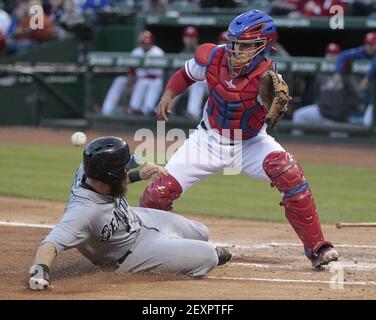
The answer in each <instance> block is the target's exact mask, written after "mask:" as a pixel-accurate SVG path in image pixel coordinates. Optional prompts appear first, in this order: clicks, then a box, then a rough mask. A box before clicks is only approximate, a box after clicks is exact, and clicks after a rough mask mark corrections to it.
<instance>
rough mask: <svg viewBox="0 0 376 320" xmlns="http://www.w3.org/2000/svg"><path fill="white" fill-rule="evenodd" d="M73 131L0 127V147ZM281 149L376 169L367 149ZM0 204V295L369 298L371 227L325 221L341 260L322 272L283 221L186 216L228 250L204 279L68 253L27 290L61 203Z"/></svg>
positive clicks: (375, 280) (375, 266)
mask: <svg viewBox="0 0 376 320" xmlns="http://www.w3.org/2000/svg"><path fill="white" fill-rule="evenodd" d="M72 133H73V131H72V130H50V129H28V128H0V144H5V143H6V144H15V143H18V144H41V145H57V146H69V138H70V135H71V134H72ZM114 134H115V135H120V136H125V134H124V133H121V132H120V133H119V132H118V133H114ZM101 135H108V132H106V133H104V132H89V133H88V137H89V139H92V138H94V137H98V136H101ZM130 141H131V140H130ZM286 148H287V149H288V150H289V151H291V152H292V153H294V154H295V156H296V157H297V158H298V159H300V160H306V161H310V162H316V163H323V162H324V163H331V164H348V165H358V166H368V167H375V166H376V162H375V161H374V159H376V150H374V149H366V148H360V147H339V146H324V145H303V144H288V145H286ZM0 203H1V206H0V299H189V300H192V299H376V242H375V239H376V229H375V228H373V229H372V228H364V229H362V230H361V232H359V230H357V229H344V230H337V229H335V227H334V226H333V225H325V226H324V230H325V232H326V234H327V237H328V238H329V239H331V240H332V241H334V242H335V243H336V244H337V245H338V250H339V251H340V254H341V259H340V261H339V262H337V263H334V264H332V265H331V266H330V267H328V268H326V270H325V271H322V272H314V271H312V270H311V269H310V266H309V262H308V261H307V259H306V258H305V257H304V255H303V250H302V246H301V244H300V242H299V240H298V239H297V237H296V235H295V233H294V232H293V231H292V229H291V227H290V226H289V225H288V224H287V223H261V222H252V221H247V220H233V219H224V218H212V217H203V216H192V217H190V218H193V219H196V220H199V221H201V222H204V223H205V224H207V226H208V227H209V229H210V232H211V239H210V240H211V241H212V242H214V243H220V244H222V245H226V246H229V247H231V249H232V251H233V253H234V259H233V260H232V262H231V263H230V264H229V265H227V266H224V267H220V268H217V269H215V270H213V271H211V272H210V273H209V274H208V276H207V277H205V278H203V279H200V280H194V279H189V278H184V277H171V276H170V277H167V276H160V275H158V276H157V275H150V274H138V275H134V274H115V273H114V272H113V271H103V270H99V269H98V268H97V267H95V266H93V265H92V264H91V263H90V262H89V261H87V260H86V259H85V258H83V257H82V256H81V255H80V254H79V253H78V252H77V251H75V250H71V251H68V252H66V253H63V254H62V255H61V256H59V257H58V258H57V259H56V261H55V264H54V266H53V268H52V282H53V284H54V285H55V289H54V290H52V291H49V292H31V291H30V290H28V289H26V286H25V284H26V279H27V275H28V268H29V266H30V264H31V262H32V257H33V254H34V250H35V249H36V248H37V246H38V244H39V242H40V240H41V239H42V238H43V237H44V236H45V235H46V234H47V233H48V232H49V228H48V225H54V224H56V223H57V222H58V220H59V218H60V217H61V215H62V213H63V210H64V205H65V204H64V203H62V202H52V201H40V200H30V199H20V198H14V197H0ZM30 224H32V225H30ZM342 274H343V281H342V280H341V279H342V278H341V275H342ZM338 280H339V281H340V282H338Z"/></svg>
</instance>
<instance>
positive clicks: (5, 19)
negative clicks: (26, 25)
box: [0, 9, 11, 34]
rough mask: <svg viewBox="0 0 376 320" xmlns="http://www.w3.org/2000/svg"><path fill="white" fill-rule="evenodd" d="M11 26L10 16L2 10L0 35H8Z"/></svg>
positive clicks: (0, 13)
mask: <svg viewBox="0 0 376 320" xmlns="http://www.w3.org/2000/svg"><path fill="white" fill-rule="evenodd" d="M10 24H11V19H10V17H9V14H8V13H7V12H6V11H4V10H2V9H0V34H6V33H7V31H8V29H9V27H10Z"/></svg>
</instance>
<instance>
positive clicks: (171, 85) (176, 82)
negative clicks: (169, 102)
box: [166, 68, 195, 97]
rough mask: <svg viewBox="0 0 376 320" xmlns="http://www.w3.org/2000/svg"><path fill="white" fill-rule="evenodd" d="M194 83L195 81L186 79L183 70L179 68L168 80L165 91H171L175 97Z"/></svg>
mask: <svg viewBox="0 0 376 320" xmlns="http://www.w3.org/2000/svg"><path fill="white" fill-rule="evenodd" d="M194 82H195V81H193V80H192V79H191V78H189V77H188V75H187V73H186V72H185V70H184V68H181V69H180V70H178V71H176V72H175V73H174V74H173V75H172V77H171V78H170V80H168V83H167V85H166V90H167V89H168V90H171V91H172V93H173V94H174V97H176V96H178V95H179V94H182V93H183V92H184V91H185V90H187V89H188V87H189V86H190V85H191V84H193V83H194Z"/></svg>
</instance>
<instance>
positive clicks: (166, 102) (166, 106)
mask: <svg viewBox="0 0 376 320" xmlns="http://www.w3.org/2000/svg"><path fill="white" fill-rule="evenodd" d="M173 97H174V95H173V93H172V91H170V90H166V91H165V92H164V93H163V95H162V98H161V100H160V101H159V104H158V106H157V119H158V120H160V121H168V116H167V114H169V113H171V111H172V99H173Z"/></svg>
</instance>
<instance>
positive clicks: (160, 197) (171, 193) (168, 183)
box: [140, 175, 182, 211]
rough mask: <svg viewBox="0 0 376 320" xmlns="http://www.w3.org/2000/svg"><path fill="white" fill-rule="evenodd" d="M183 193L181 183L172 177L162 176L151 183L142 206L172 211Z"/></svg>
mask: <svg viewBox="0 0 376 320" xmlns="http://www.w3.org/2000/svg"><path fill="white" fill-rule="evenodd" d="M181 193H182V188H181V186H180V184H179V182H178V181H177V180H176V179H175V178H174V177H173V176H171V175H167V176H166V175H161V177H157V178H155V179H154V180H152V181H150V182H149V184H148V185H147V186H146V188H145V190H144V193H143V194H142V196H141V198H140V206H141V207H144V208H154V209H159V210H165V211H171V210H172V203H173V201H174V200H175V199H177V198H178V197H179V196H180V195H181Z"/></svg>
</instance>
